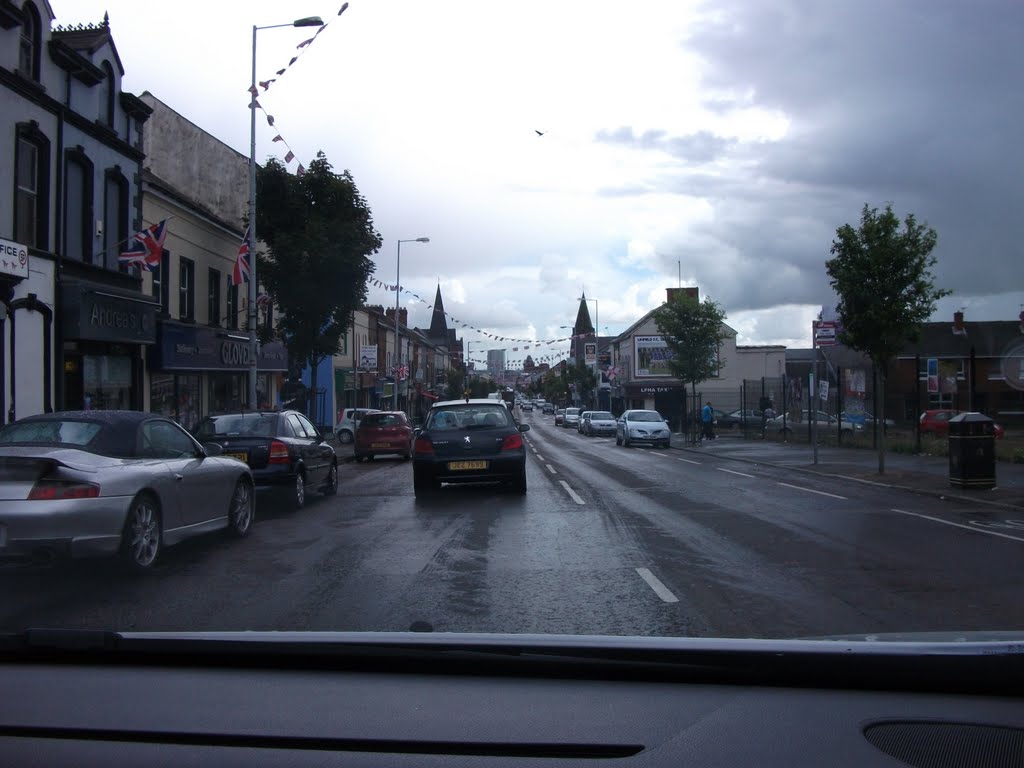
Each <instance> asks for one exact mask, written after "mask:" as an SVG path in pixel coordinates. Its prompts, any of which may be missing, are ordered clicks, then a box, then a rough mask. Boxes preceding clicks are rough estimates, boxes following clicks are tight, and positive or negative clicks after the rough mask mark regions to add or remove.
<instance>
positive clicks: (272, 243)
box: [256, 152, 382, 392]
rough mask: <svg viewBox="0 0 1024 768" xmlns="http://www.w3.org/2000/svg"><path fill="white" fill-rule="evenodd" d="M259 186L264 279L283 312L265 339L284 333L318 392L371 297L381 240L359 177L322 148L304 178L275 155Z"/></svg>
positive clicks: (261, 170) (259, 263)
mask: <svg viewBox="0 0 1024 768" xmlns="http://www.w3.org/2000/svg"><path fill="white" fill-rule="evenodd" d="M256 183H257V192H258V197H257V199H258V201H259V205H258V206H257V211H256V234H257V236H258V237H259V239H260V240H261V241H262V242H264V243H266V245H267V247H268V251H267V252H266V253H258V254H257V257H256V259H257V261H256V263H257V277H258V278H259V280H260V282H261V283H263V285H264V286H265V288H266V291H267V293H268V294H269V295H270V298H271V299H272V301H273V303H274V304H275V305H277V307H278V309H279V310H280V320H279V323H278V326H277V328H276V329H271V328H264V329H260V333H261V337H262V338H263V340H264V341H267V340H269V339H271V338H274V337H277V338H280V339H281V340H283V341H284V343H285V345H286V347H287V348H288V355H289V357H290V358H291V360H292V361H294V363H296V364H302V365H309V366H310V368H311V384H312V390H313V392H315V391H316V387H317V381H316V376H317V366H318V365H319V364H320V362H321V361H322V360H323V359H324V358H326V357H329V356H331V355H334V354H336V353H337V352H339V351H340V349H341V340H342V338H343V336H344V334H345V332H346V331H347V330H348V328H349V325H350V323H351V319H352V314H353V312H354V311H355V310H356V309H358V308H359V307H360V306H362V305H363V303H364V302H365V301H366V283H367V280H368V279H369V277H370V276H371V275H372V274H373V271H374V264H373V262H372V261H371V260H370V256H371V255H372V254H374V253H376V252H377V251H378V250H379V249H380V247H381V242H382V241H381V237H380V234H378V233H377V231H376V230H375V229H374V228H373V217H372V216H371V213H370V207H369V205H368V204H367V202H366V199H365V198H364V197H363V196H362V195H361V194H360V193H359V190H358V189H357V188H356V184H355V182H354V181H353V180H352V175H351V174H350V173H349V172H348V171H345V172H344V173H341V174H337V173H334V171H333V169H332V167H331V164H330V163H329V162H328V161H327V157H326V156H325V155H324V153H323V152H319V153H318V154H317V156H316V159H315V160H313V161H312V162H311V163H310V164H309V169H308V170H307V171H306V172H305V173H304V174H303V175H302V176H296V175H293V174H291V173H288V169H287V168H285V166H283V165H282V164H281V163H280V162H278V161H277V160H273V159H272V160H270V161H268V162H267V164H266V165H265V166H264V167H262V168H257V177H256Z"/></svg>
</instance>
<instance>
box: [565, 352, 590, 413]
mask: <svg viewBox="0 0 1024 768" xmlns="http://www.w3.org/2000/svg"><path fill="white" fill-rule="evenodd" d="M565 379H566V381H567V382H568V383H569V385H570V387H571V388H574V389H575V390H576V394H577V395H579V401H580V403H591V402H592V399H591V398H592V396H593V393H594V390H595V389H597V374H596V373H594V369H593V368H591V367H590V366H589V365H587V364H586V363H584V362H583V361H582V360H577V361H575V362H573V363H570V364H569V365H567V366H566V368H565Z"/></svg>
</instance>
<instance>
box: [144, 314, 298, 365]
mask: <svg viewBox="0 0 1024 768" xmlns="http://www.w3.org/2000/svg"><path fill="white" fill-rule="evenodd" d="M241 333H244V331H243V332H241ZM158 335H159V343H158V344H157V347H156V349H155V350H154V354H155V357H154V359H152V360H151V361H150V362H151V365H153V366H154V370H159V371H234V372H238V373H241V372H244V371H248V370H249V366H250V363H251V362H252V356H251V350H250V347H249V341H248V339H245V338H239V336H240V332H238V331H227V330H224V329H220V328H211V327H203V326H194V325H178V324H176V323H174V322H168V321H163V322H161V323H160V332H159V334H158ZM257 368H258V370H260V371H285V370H287V368H288V355H287V353H286V352H285V349H284V345H282V344H281V343H280V342H271V343H269V344H262V345H260V350H259V357H258V358H257Z"/></svg>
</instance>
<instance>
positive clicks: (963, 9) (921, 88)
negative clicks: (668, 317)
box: [604, 0, 1024, 307]
mask: <svg viewBox="0 0 1024 768" xmlns="http://www.w3.org/2000/svg"><path fill="white" fill-rule="evenodd" d="M713 10H714V11H715V13H714V14H713V15H711V16H709V18H710V19H713V20H712V21H707V22H706V23H704V24H702V25H701V26H699V27H698V28H696V29H695V30H694V32H693V34H692V36H691V37H690V38H689V39H688V40H686V41H685V43H684V45H685V47H686V48H687V49H688V50H690V51H692V52H694V53H696V54H697V55H698V56H699V57H700V58H701V59H702V60H703V62H704V64H705V67H706V68H705V72H706V81H705V83H704V84H705V86H706V87H707V88H708V89H709V91H710V92H711V93H712V94H714V96H713V98H712V99H711V103H710V104H709V105H707V106H711V107H713V108H714V109H715V111H717V112H725V113H728V111H729V107H728V105H729V103H730V102H732V103H735V104H736V107H737V108H749V107H750V106H754V107H760V108H763V109H768V110H774V111H778V112H781V113H783V114H784V115H785V116H786V117H787V118H788V119H789V121H790V128H789V130H788V132H787V134H786V137H785V138H784V139H782V140H780V141H777V142H767V143H760V144H753V145H749V144H748V145H742V148H741V149H740V150H739V152H740V153H741V154H742V155H743V157H744V162H743V163H741V164H739V165H738V168H739V169H740V170H735V171H733V172H731V174H730V175H728V176H727V177H723V176H711V175H700V174H692V173H686V172H681V173H679V174H675V175H672V174H667V173H666V174H663V175H662V176H661V177H660V178H658V179H656V180H652V182H651V185H650V187H649V191H659V192H674V193H678V194H688V195H696V196H702V197H706V198H707V199H709V200H711V201H713V204H714V207H715V216H714V219H713V221H711V222H710V223H707V224H705V225H703V226H702V227H701V228H700V229H699V230H698V235H699V239H700V241H701V242H702V244H703V245H704V247H706V248H708V249H709V251H708V253H707V255H706V256H701V257H699V258H700V259H701V261H702V262H706V263H704V264H701V265H700V266H701V267H702V268H704V269H706V270H708V272H709V274H710V275H713V276H714V277H713V278H711V279H713V281H714V282H710V279H709V282H710V285H709V289H710V290H712V291H714V292H715V293H716V294H718V295H719V296H722V295H723V294H726V295H729V296H731V298H732V300H733V301H734V302H735V305H740V306H744V307H758V306H769V305H771V304H776V303H779V302H788V301H806V300H810V301H815V300H819V299H820V298H822V296H823V294H827V293H828V287H827V276H826V275H825V272H824V264H823V262H824V260H825V259H827V258H828V257H829V254H828V249H829V246H830V244H831V240H832V236H833V234H834V231H835V228H836V227H837V226H839V225H841V224H843V223H846V222H851V223H856V221H857V219H858V217H859V213H860V208H861V206H862V205H863V204H864V203H865V202H867V203H869V204H870V205H872V206H878V207H882V206H884V205H885V203H886V201H892V202H893V203H894V208H895V210H896V211H897V213H898V214H899V215H900V216H901V217H902V216H903V215H904V214H906V213H908V212H913V213H915V214H916V215H917V217H918V219H919V220H926V221H927V222H928V223H929V224H930V225H931V226H933V227H935V229H936V230H937V231H938V234H939V246H938V248H937V250H936V255H937V256H938V258H939V264H938V266H937V268H936V274H937V277H938V280H939V282H940V284H941V285H943V286H945V287H950V288H953V289H955V290H956V292H957V293H958V294H960V295H965V294H985V293H994V292H997V291H1000V290H1006V289H1007V288H1008V287H1014V288H1018V289H1019V286H1022V285H1024V254H1022V253H1021V251H1022V248H1021V246H1020V243H1021V237H1020V235H1019V234H1018V232H1017V228H1016V226H1015V225H1016V223H1017V221H1018V220H1019V219H1020V217H1021V212H1022V210H1024V191H1022V189H1024V183H1022V179H1024V149H1022V147H1021V143H1020V142H1021V138H1020V133H1021V125H1022V124H1024V89H1022V88H1021V84H1020V78H1021V72H1024V46H1021V45H1020V41H1021V40H1022V39H1024V4H1022V3H1020V2H1019V1H1018V0H1004V1H1003V2H979V3H965V2H961V1H960V0H956V1H954V0H927V2H926V1H925V0H906V1H904V2H891V0H859V1H858V2H856V3H833V2H824V1H822V2H797V1H793V2H775V3H772V4H770V6H769V4H767V3H751V2H748V1H747V0H732V1H731V2H725V3H724V4H723V3H721V2H716V3H715V4H714V8H713ZM657 133H658V132H650V134H652V135H651V136H650V137H649V138H648V139H647V141H648V143H651V142H654V143H657V142H658V141H660V140H662V138H663V137H659V136H657V135H656V134H657ZM630 134H631V132H630ZM645 135H646V134H645ZM628 139H629V135H627V134H626V133H625V132H624V131H623V129H620V130H619V131H617V132H615V133H613V134H610V135H609V137H608V140H610V141H617V142H618V143H627V140H628ZM639 139H640V141H639V144H640V146H641V147H642V145H643V143H644V142H643V139H644V136H641V137H639ZM730 154H734V153H732V152H731V153H730ZM604 194H615V191H614V190H606V191H605V192H604ZM666 245H667V246H670V247H672V250H673V251H674V250H676V249H677V248H680V249H681V248H685V247H687V243H686V242H684V241H682V240H681V241H680V242H679V243H678V244H663V246H666ZM663 249H665V250H668V248H664V247H663ZM723 259H729V260H731V262H730V261H726V262H725V265H728V264H729V263H731V264H732V265H733V266H734V267H735V268H736V269H735V271H733V270H731V269H729V268H728V267H727V266H724V265H723ZM727 273H728V274H727ZM697 274H698V277H699V278H700V279H701V280H702V281H703V280H704V279H705V278H704V277H703V275H701V273H699V272H698V273H697Z"/></svg>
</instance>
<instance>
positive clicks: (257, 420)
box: [192, 411, 338, 509]
mask: <svg viewBox="0 0 1024 768" xmlns="http://www.w3.org/2000/svg"><path fill="white" fill-rule="evenodd" d="M192 434H193V435H194V436H195V438H196V439H197V440H198V441H199V442H201V443H217V444H218V445H220V447H221V449H222V450H223V454H222V455H223V456H232V457H234V458H236V459H238V460H239V461H244V462H245V463H247V464H248V465H249V469H251V470H252V479H253V482H254V483H255V484H256V487H257V488H270V487H276V488H286V489H288V490H289V493H290V496H291V503H292V505H293V506H294V507H295V508H296V509H299V508H301V507H303V506H305V504H306V489H307V488H317V489H319V490H320V491H321V492H323V493H324V494H325V495H331V494H334V493H337V490H338V457H337V455H336V454H335V453H334V447H333V446H331V444H330V443H328V442H327V440H326V438H325V437H324V435H323V434H322V433H321V432H320V430H319V429H317V428H316V427H315V426H313V424H312V423H311V422H310V421H309V419H307V418H306V417H305V416H304V415H303V414H301V413H299V412H298V411H253V412H249V413H226V414H221V415H219V416H207V417H206V418H205V419H203V420H202V421H200V422H199V423H198V424H197V425H196V427H195V429H194V430H192Z"/></svg>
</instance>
